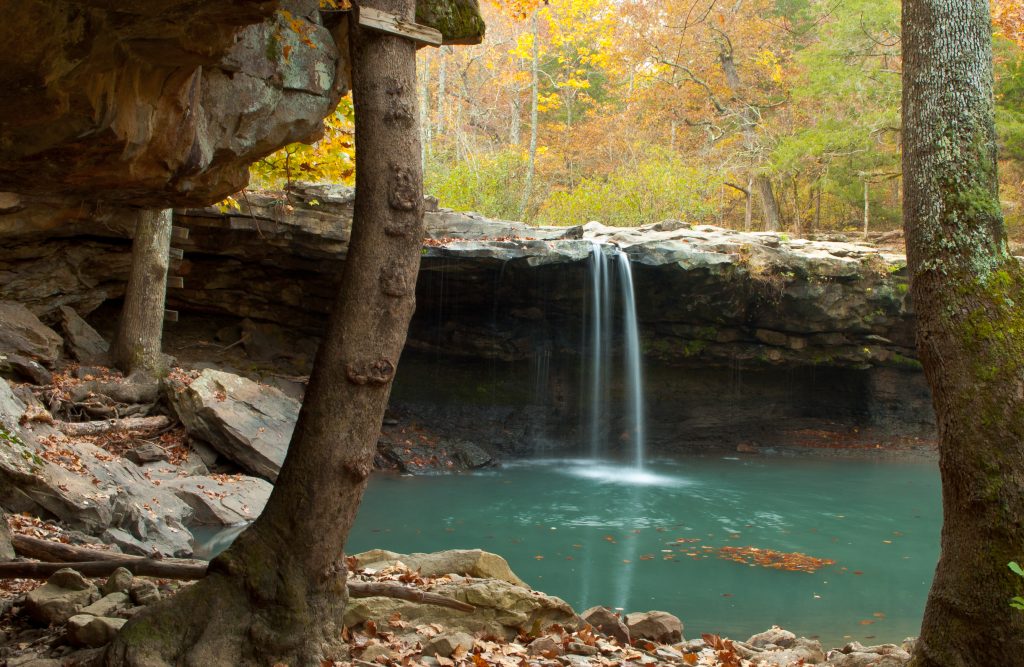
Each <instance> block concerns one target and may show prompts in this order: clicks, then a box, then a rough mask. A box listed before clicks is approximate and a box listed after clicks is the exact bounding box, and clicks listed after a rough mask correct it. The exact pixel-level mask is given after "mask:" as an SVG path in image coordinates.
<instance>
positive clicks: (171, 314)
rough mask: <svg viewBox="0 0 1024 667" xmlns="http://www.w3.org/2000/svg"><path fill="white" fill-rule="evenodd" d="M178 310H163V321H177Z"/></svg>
mask: <svg viewBox="0 0 1024 667" xmlns="http://www.w3.org/2000/svg"><path fill="white" fill-rule="evenodd" d="M177 321H178V311H176V310H165V311H164V322H177Z"/></svg>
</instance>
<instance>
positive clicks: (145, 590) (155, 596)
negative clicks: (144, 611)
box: [129, 579, 160, 606]
mask: <svg viewBox="0 0 1024 667" xmlns="http://www.w3.org/2000/svg"><path fill="white" fill-rule="evenodd" d="M129 595H130V596H131V599H132V602H134V603H135V604H138V605H142V606H147V605H151V604H155V603H157V602H159V601H160V590H159V589H157V587H156V584H154V583H153V582H152V581H149V580H147V579H135V580H133V581H132V587H131V589H130V592H129Z"/></svg>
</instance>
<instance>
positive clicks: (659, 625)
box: [626, 611, 683, 644]
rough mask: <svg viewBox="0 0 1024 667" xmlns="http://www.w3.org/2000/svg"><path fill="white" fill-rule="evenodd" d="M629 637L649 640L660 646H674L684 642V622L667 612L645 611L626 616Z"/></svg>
mask: <svg viewBox="0 0 1024 667" xmlns="http://www.w3.org/2000/svg"><path fill="white" fill-rule="evenodd" d="M626 627H627V628H628V629H629V636H630V637H631V638H632V639H633V640H634V641H635V640H637V639H649V640H650V641H652V642H657V643H659V644H674V643H676V642H680V641H682V640H683V622H682V621H680V620H679V618H678V617H676V616H673V615H672V614H670V613H668V612H665V611H644V612H637V613H634V614H627V615H626Z"/></svg>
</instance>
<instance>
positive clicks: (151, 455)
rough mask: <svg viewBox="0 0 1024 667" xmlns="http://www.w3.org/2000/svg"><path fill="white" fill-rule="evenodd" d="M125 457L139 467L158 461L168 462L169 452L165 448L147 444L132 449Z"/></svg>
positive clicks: (150, 443)
mask: <svg viewBox="0 0 1024 667" xmlns="http://www.w3.org/2000/svg"><path fill="white" fill-rule="evenodd" d="M124 457H125V458H126V459H128V460H129V461H131V462H132V463H135V464H137V465H140V466H141V465H145V464H147V463H155V462H156V461H166V460H168V459H167V452H165V451H164V448H163V447H161V446H159V445H156V444H153V443H152V442H147V443H143V444H141V445H139V446H138V447H136V448H135V449H130V450H128V451H127V452H125V455H124Z"/></svg>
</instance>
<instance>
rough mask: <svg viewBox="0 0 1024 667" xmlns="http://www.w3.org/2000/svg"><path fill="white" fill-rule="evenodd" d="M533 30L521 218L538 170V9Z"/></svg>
mask: <svg viewBox="0 0 1024 667" xmlns="http://www.w3.org/2000/svg"><path fill="white" fill-rule="evenodd" d="M530 29H531V30H532V31H533V53H532V56H533V57H532V60H531V64H530V154H529V157H528V158H527V163H526V182H525V183H524V184H523V199H522V201H521V202H520V203H519V219H520V220H525V219H526V209H527V208H528V207H529V206H530V197H532V196H533V177H534V172H535V171H536V170H537V121H538V118H539V116H540V108H539V107H540V45H539V44H537V40H538V30H537V11H536V10H534V12H533V18H532V19H531V20H530Z"/></svg>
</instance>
